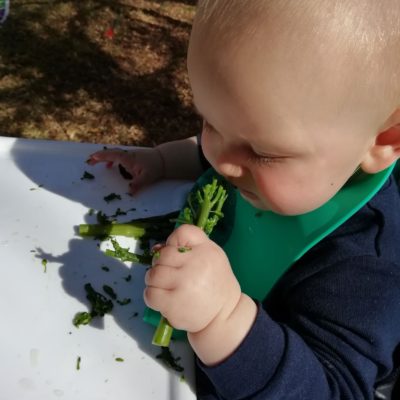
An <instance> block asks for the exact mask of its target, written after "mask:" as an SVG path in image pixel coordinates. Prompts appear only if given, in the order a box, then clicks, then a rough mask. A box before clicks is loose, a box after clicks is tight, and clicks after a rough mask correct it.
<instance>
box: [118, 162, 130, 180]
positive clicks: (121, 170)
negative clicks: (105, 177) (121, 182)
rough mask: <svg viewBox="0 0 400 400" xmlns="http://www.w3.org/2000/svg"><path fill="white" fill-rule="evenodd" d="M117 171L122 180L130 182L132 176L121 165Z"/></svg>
mask: <svg viewBox="0 0 400 400" xmlns="http://www.w3.org/2000/svg"><path fill="white" fill-rule="evenodd" d="M118 169H119V173H120V174H121V175H122V177H123V178H124V179H127V180H131V179H132V178H133V176H132V174H131V173H129V172H128V171H127V170H126V169H125V167H124V166H123V165H122V164H118Z"/></svg>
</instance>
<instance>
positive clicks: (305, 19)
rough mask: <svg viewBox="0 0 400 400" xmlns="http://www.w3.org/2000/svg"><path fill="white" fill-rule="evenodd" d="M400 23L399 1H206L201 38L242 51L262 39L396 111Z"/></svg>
mask: <svg viewBox="0 0 400 400" xmlns="http://www.w3.org/2000/svg"><path fill="white" fill-rule="evenodd" d="M399 21H400V1H398V0H382V1H379V2H377V1H375V0H340V1H339V0H306V1H302V2H298V1H295V0H245V1H243V0H199V2H198V12H197V15H196V18H195V22H194V35H195V34H196V32H199V33H200V32H201V37H202V40H203V41H204V44H205V46H206V47H207V48H211V49H212V48H216V49H218V48H219V47H220V46H231V47H232V49H233V50H234V49H236V50H237V52H239V51H240V48H241V47H242V45H243V43H245V42H247V41H254V42H256V41H257V42H258V43H259V46H258V48H257V51H266V52H271V51H272V52H274V54H275V55H276V57H277V58H275V60H278V59H279V60H280V61H281V62H282V63H288V62H290V63H295V65H296V68H299V69H303V70H304V69H307V68H308V69H309V74H310V75H315V74H316V73H317V74H318V70H319V72H320V73H321V74H325V75H327V77H333V76H335V78H334V79H337V80H338V82H336V83H335V84H341V85H343V88H348V89H350V88H351V93H349V94H352V93H353V92H354V90H355V89H356V88H357V89H358V90H360V96H362V97H364V96H371V97H376V98H379V99H381V100H380V101H382V99H383V98H384V99H385V102H386V103H387V105H383V104H382V107H383V108H385V110H386V109H387V110H390V109H392V108H394V107H398V106H399V105H400V24H399ZM255 48H256V47H255ZM278 53H279V54H278ZM329 79H330V78H329ZM332 79H333V78H332ZM344 95H345V94H344ZM375 106H376V105H374V107H375ZM385 112H386V111H385ZM388 112H389V111H388Z"/></svg>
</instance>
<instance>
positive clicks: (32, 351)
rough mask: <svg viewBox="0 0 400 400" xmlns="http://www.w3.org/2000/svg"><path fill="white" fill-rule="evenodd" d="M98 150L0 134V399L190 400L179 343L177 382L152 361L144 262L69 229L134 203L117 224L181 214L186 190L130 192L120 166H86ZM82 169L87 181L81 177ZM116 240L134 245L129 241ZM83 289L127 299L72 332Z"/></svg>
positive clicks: (180, 185)
mask: <svg viewBox="0 0 400 400" xmlns="http://www.w3.org/2000/svg"><path fill="white" fill-rule="evenodd" d="M101 148H102V146H101V145H93V144H82V143H71V142H52V141H41V140H40V141H36V140H24V139H12V138H2V137H0V171H1V173H0V204H1V207H0V271H1V279H0V315H1V329H0V346H1V347H0V349H1V351H0V400H10V399H18V400H24V399H27V400H36V399H37V400H43V399H53V398H54V399H56V398H60V399H65V400H69V399H71V400H72V399H73V400H101V399H104V400H110V399H118V400H128V399H129V400H132V399H138V400H147V399H150V400H151V399H156V400H164V399H165V400H167V399H169V400H181V399H182V400H190V399H195V398H196V396H195V394H194V388H193V386H194V384H193V382H194V376H193V375H194V373H193V370H194V367H193V355H192V353H191V350H190V349H189V346H188V345H187V343H185V342H174V343H172V345H171V349H172V352H173V354H174V355H175V356H177V357H181V360H180V361H179V363H180V364H181V365H182V366H183V367H184V372H183V375H184V379H182V377H181V375H182V374H181V373H176V372H174V371H172V370H170V369H168V368H166V367H165V366H164V365H163V364H162V363H161V361H160V360H158V359H156V355H157V354H159V353H160V350H159V348H157V347H155V346H153V345H151V338H152V335H153V332H154V329H153V327H151V326H149V325H147V324H146V323H144V322H143V320H142V313H143V310H144V303H143V299H142V292H143V287H144V285H143V276H144V273H145V267H144V266H141V265H131V264H129V263H125V264H124V263H121V262H119V261H118V260H115V259H112V258H110V257H107V256H105V255H104V254H103V252H102V250H103V248H102V249H99V247H97V245H96V243H97V242H96V241H94V240H91V239H82V238H80V237H79V236H77V235H76V233H75V232H76V231H75V229H76V226H77V225H79V224H80V223H84V222H85V221H87V222H92V223H94V222H95V216H94V215H93V216H88V211H89V209H91V208H92V209H94V210H102V211H103V212H105V213H106V214H113V213H114V212H115V211H116V209H117V208H118V207H119V208H121V209H122V210H128V209H131V208H133V207H134V208H136V211H131V212H129V213H128V215H127V216H126V217H124V218H125V219H133V218H139V217H144V216H151V215H158V214H163V213H167V212H170V211H173V210H177V209H180V207H181V206H182V204H183V201H184V198H185V195H186V193H187V192H188V190H189V189H190V187H191V186H192V183H191V182H178V181H169V182H162V183H160V184H157V185H155V186H153V187H151V188H149V189H147V190H145V191H143V192H142V193H140V194H138V195H137V196H136V197H134V198H133V197H130V196H128V195H127V194H126V192H127V181H125V180H124V179H123V178H122V177H121V176H120V174H119V172H118V170H117V169H116V168H113V169H107V168H105V166H104V165H97V166H95V167H90V166H88V165H87V164H85V160H86V159H87V157H88V155H89V154H90V153H92V152H93V151H95V150H97V149H101ZM85 170H86V171H88V172H91V173H92V174H94V175H95V180H94V181H87V180H81V179H80V178H81V177H82V175H83V172H84V171H85ZM111 192H115V193H118V194H121V195H122V200H121V201H115V202H111V203H109V204H107V203H106V202H105V201H104V199H103V197H104V196H106V195H108V194H109V193H111ZM118 241H119V242H120V243H121V244H123V245H124V246H125V245H129V247H131V249H132V250H135V247H136V243H135V242H134V241H133V240H128V239H125V240H122V239H118ZM42 259H47V260H48V263H47V268H46V269H47V271H46V272H44V267H43V265H42ZM103 265H106V266H108V267H109V269H110V271H109V272H106V271H104V270H103V269H102V268H101V267H102V266H103ZM129 274H131V276H132V279H131V281H130V282H126V281H125V279H124V278H125V277H127V276H128V275H129ZM87 282H90V283H92V285H93V287H94V288H95V289H96V290H98V291H101V287H102V285H103V284H108V285H110V286H112V287H113V288H114V289H115V291H116V293H117V294H118V296H119V297H120V298H124V297H129V298H131V299H132V302H131V304H129V305H125V306H119V305H115V306H114V310H113V312H112V314H111V315H106V316H105V317H104V318H102V319H99V321H98V322H97V323H96V324H92V325H89V326H82V327H80V328H79V329H77V328H75V327H74V326H73V324H72V319H73V317H74V315H75V314H76V313H77V312H79V311H86V310H88V302H87V300H86V296H85V291H84V284H85V283H87ZM134 313H138V316H136V317H133V314H134ZM78 357H81V363H80V369H79V370H78V369H77V368H76V363H77V358H78ZM117 357H121V358H123V360H124V361H123V362H118V361H116V360H115V359H116V358H117Z"/></svg>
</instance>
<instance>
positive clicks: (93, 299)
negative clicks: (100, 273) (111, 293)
mask: <svg viewBox="0 0 400 400" xmlns="http://www.w3.org/2000/svg"><path fill="white" fill-rule="evenodd" d="M85 291H86V298H87V299H88V300H89V302H90V305H91V311H90V313H88V312H86V311H84V312H79V313H77V314H76V315H75V317H74V319H73V324H74V325H75V326H76V327H77V328H79V326H80V325H87V324H89V323H90V321H91V320H92V319H93V318H94V317H97V316H99V317H102V316H104V314H106V313H109V312H111V310H112V309H113V307H114V304H113V302H112V301H111V300H109V299H107V297H105V296H104V295H103V294H101V293H99V292H96V291H95V290H94V289H93V287H92V285H91V284H90V283H86V284H85Z"/></svg>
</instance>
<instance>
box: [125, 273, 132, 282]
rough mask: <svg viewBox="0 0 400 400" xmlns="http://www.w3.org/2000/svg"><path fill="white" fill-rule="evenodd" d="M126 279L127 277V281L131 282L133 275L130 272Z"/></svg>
mask: <svg viewBox="0 0 400 400" xmlns="http://www.w3.org/2000/svg"><path fill="white" fill-rule="evenodd" d="M124 279H125V280H126V281H127V282H130V281H131V280H132V275H131V274H129V275H128V276H126V277H125V278H124Z"/></svg>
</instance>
